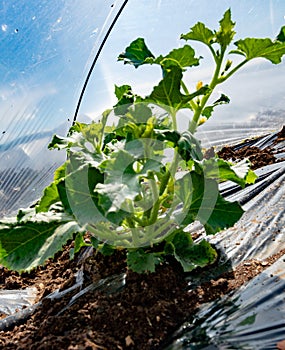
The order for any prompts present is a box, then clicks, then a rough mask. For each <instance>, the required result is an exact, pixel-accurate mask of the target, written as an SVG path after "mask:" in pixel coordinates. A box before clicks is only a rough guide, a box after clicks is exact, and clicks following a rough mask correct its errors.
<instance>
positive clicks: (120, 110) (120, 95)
mask: <svg viewBox="0 0 285 350" xmlns="http://www.w3.org/2000/svg"><path fill="white" fill-rule="evenodd" d="M115 95H116V97H117V99H118V102H117V103H116V104H115V106H114V110H115V114H116V115H120V114H125V113H126V112H127V111H128V108H129V106H130V104H132V103H133V102H134V101H135V95H134V94H133V92H132V88H131V87H130V85H122V86H117V85H115Z"/></svg>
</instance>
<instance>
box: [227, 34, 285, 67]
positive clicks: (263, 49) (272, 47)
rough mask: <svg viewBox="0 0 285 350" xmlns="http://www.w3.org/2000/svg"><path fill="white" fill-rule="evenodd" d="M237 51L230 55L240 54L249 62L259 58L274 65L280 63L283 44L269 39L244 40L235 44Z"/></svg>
mask: <svg viewBox="0 0 285 350" xmlns="http://www.w3.org/2000/svg"><path fill="white" fill-rule="evenodd" d="M235 45H236V46H237V50H234V51H231V52H230V53H237V54H241V55H243V56H245V57H246V59H247V60H248V61H249V60H251V59H253V58H257V57H261V58H265V59H267V60H269V61H271V62H272V63H274V64H278V63H280V62H281V59H282V57H283V55H284V54H285V42H281V41H274V42H273V41H272V40H271V39H268V38H265V39H256V38H246V39H243V40H238V41H237V42H235Z"/></svg>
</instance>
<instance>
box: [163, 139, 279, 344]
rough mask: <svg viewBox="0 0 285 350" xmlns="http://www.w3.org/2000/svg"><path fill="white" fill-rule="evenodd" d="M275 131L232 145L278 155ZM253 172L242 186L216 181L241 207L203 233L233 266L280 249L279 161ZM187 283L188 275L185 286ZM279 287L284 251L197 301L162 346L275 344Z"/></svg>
mask: <svg viewBox="0 0 285 350" xmlns="http://www.w3.org/2000/svg"><path fill="white" fill-rule="evenodd" d="M276 137H277V136H276V133H271V134H269V135H266V136H264V137H261V138H258V139H256V140H255V141H254V140H251V141H250V142H249V143H247V142H246V143H242V144H240V145H238V146H236V147H237V148H238V147H243V146H244V145H247V144H250V145H252V146H258V147H260V148H266V147H268V146H270V147H272V148H274V149H276V150H277V149H278V151H279V152H280V153H279V156H280V155H281V156H282V154H284V147H285V143H284V141H281V142H279V143H277V144H276V145H275V144H274V140H275V139H276ZM280 158H281V157H280ZM256 173H257V174H258V175H259V179H258V180H257V182H256V184H254V185H250V186H248V187H246V188H245V189H240V187H238V186H235V185H233V184H232V183H229V182H227V183H224V184H222V185H221V189H222V192H223V193H224V196H225V197H227V199H230V200H239V201H240V202H241V203H243V207H244V209H246V212H245V214H244V215H243V216H242V218H241V219H240V220H239V221H238V222H237V224H236V225H235V226H234V227H233V228H230V229H228V230H225V231H223V232H221V233H218V234H216V235H215V236H213V237H211V238H210V239H209V241H210V242H211V243H212V244H214V245H215V246H216V247H217V248H220V250H221V251H222V252H223V257H222V259H223V261H222V262H223V263H224V264H226V263H227V262H230V264H231V265H232V266H233V267H234V266H237V265H238V264H239V263H241V262H242V261H245V260H247V259H257V260H263V259H266V258H268V257H269V256H271V255H273V254H275V253H278V252H280V251H281V250H282V249H285V240H284V235H285V187H284V183H285V162H284V161H282V162H279V163H275V164H272V165H268V166H265V167H263V168H260V169H258V170H256ZM193 282H195V283H197V281H192V283H193ZM192 283H191V280H190V281H189V286H191V285H192ZM284 292H285V255H284V256H282V257H281V258H280V259H279V260H278V261H276V262H275V263H274V264H273V265H272V266H270V267H269V268H267V269H265V270H264V272H262V273H261V274H260V275H258V276H257V277H255V278H254V279H252V280H251V281H249V282H248V283H246V284H245V285H244V286H242V287H241V288H240V289H238V290H236V291H234V292H233V293H231V294H230V295H228V296H225V297H223V298H222V299H221V300H216V301H214V302H212V303H208V304H206V305H203V306H202V307H201V309H200V310H199V311H198V312H197V314H196V315H193V318H192V319H191V320H189V321H188V322H186V323H185V324H184V325H183V326H182V327H180V329H179V330H178V331H177V332H176V333H175V334H174V335H172V336H171V338H172V341H170V344H171V345H169V346H167V347H166V348H165V349H166V350H186V349H187V350H188V349H195V350H196V349H204V350H210V349H211V350H212V349H213V350H214V349H247V350H269V349H276V344H277V343H278V342H280V341H283V340H284V339H285V294H284Z"/></svg>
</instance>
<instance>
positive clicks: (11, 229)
mask: <svg viewBox="0 0 285 350" xmlns="http://www.w3.org/2000/svg"><path fill="white" fill-rule="evenodd" d="M79 230H81V228H80V227H79V226H78V224H77V222H75V221H73V218H72V217H70V216H67V215H65V214H59V213H51V212H48V213H40V214H34V215H33V216H31V217H29V218H28V219H27V220H26V221H23V220H22V221H20V222H14V223H11V224H9V225H6V226H2V225H0V263H1V264H2V265H3V266H5V267H7V268H8V269H11V270H15V271H18V272H22V271H30V270H32V269H33V268H35V267H37V266H39V265H43V264H44V263H45V261H46V260H47V259H49V258H52V257H54V255H55V253H56V252H58V251H59V250H61V249H62V247H63V245H64V244H65V243H66V242H67V241H68V240H69V239H72V238H73V234H74V233H76V232H78V231H79Z"/></svg>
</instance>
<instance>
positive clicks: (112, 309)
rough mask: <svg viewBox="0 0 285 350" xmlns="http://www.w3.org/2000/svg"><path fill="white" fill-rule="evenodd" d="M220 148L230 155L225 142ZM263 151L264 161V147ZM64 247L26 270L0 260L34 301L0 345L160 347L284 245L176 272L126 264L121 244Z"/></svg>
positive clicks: (168, 266)
mask: <svg viewBox="0 0 285 350" xmlns="http://www.w3.org/2000/svg"><path fill="white" fill-rule="evenodd" d="M281 136H282V135H281ZM283 137H284V135H283ZM250 148H252V147H249V148H248V149H250ZM228 150H229V152H228V155H229V157H230V158H233V154H232V150H231V149H230V148H228ZM255 151H257V150H255ZM259 151H260V150H259ZM269 153H270V152H269ZM235 155H237V154H235ZM235 155H234V156H235ZM240 156H241V157H244V156H245V155H240V154H238V155H237V159H239V158H238V157H240ZM255 158H257V157H253V159H252V162H253V163H254V160H255ZM260 159H262V161H263V160H264V159H265V157H264V156H262V157H261V158H260ZM268 159H269V162H271V161H272V157H271V153H270V154H269V155H268ZM262 165H264V164H263V162H262V163H259V165H258V163H256V166H258V167H259V166H262ZM71 246H72V243H71ZM69 248H70V246H67V247H66V249H65V250H64V251H63V252H60V253H58V254H57V255H56V256H55V258H54V259H52V260H50V261H48V263H47V264H46V265H45V266H44V267H39V268H38V269H36V270H35V271H32V272H31V273H23V274H22V275H19V274H17V273H15V272H11V271H8V270H7V269H6V268H3V267H2V268H0V283H1V288H2V289H23V288H26V287H28V286H35V287H36V288H37V290H38V300H39V301H40V303H41V304H40V305H39V307H38V308H37V309H36V310H35V311H34V313H33V314H32V315H30V316H29V317H27V319H25V320H22V321H20V322H19V321H18V322H17V323H16V324H14V325H13V324H12V325H11V326H10V327H9V328H6V329H4V330H2V331H0V349H7V350H9V349H17V350H20V349H30V350H34V349H35V350H43V349H45V350H52V349H56V350H80V349H90V350H91V349H92V350H93V349H106V350H113V349H114V350H115V349H116V350H117V349H118V350H122V349H130V350H135V349H138V350H147V349H148V350H152V349H163V348H164V347H165V346H166V344H167V341H168V339H169V336H170V335H171V334H172V333H173V331H174V330H175V329H177V327H178V326H179V325H181V324H182V323H183V322H184V321H185V320H186V319H187V318H189V316H191V315H193V314H194V313H195V310H197V308H198V307H199V306H200V305H202V304H203V303H206V302H208V301H211V300H215V299H217V298H219V297H221V296H223V295H225V294H227V293H229V292H230V291H232V290H234V289H236V288H239V287H240V286H242V285H243V284H244V283H246V282H247V281H248V280H250V279H252V278H253V277H254V276H256V275H258V274H260V273H261V272H262V271H263V270H264V269H266V268H267V267H268V266H270V265H271V264H272V263H273V262H275V261H276V260H277V259H278V258H279V257H280V256H282V255H283V254H284V253H285V251H280V252H279V253H278V254H276V255H274V256H272V257H270V258H268V259H266V260H263V261H257V260H250V261H244V262H243V263H241V264H240V265H239V266H237V267H235V268H234V269H233V268H232V267H231V266H227V267H225V266H224V267H223V269H220V268H218V267H219V262H217V263H216V264H215V265H213V266H212V267H210V268H208V269H206V270H201V269H200V270H197V271H195V272H192V273H191V274H185V273H183V271H182V269H181V267H180V266H179V265H178V264H177V263H176V262H175V261H173V260H171V259H169V260H168V261H167V262H166V263H164V264H163V265H161V266H159V267H158V268H157V271H156V272H155V273H150V274H147V275H139V274H136V273H134V272H131V271H128V270H127V268H126V264H125V252H124V251H117V252H116V253H115V254H113V255H112V256H102V255H101V254H92V251H91V250H90V249H88V248H87V249H86V250H85V252H84V251H83V252H81V253H79V254H78V255H77V256H76V257H75V259H74V260H72V261H70V259H69ZM78 273H83V275H84V282H83V284H82V285H81V286H80V287H78V288H77V289H76V290H73V291H72V292H70V293H68V294H66V295H65V296H64V297H62V298H58V299H53V300H51V299H50V298H48V297H47V296H48V295H49V294H50V293H51V292H53V291H55V290H56V289H60V290H66V289H67V288H69V287H71V286H73V285H74V284H75V281H76V276H77V274H78ZM112 276H113V277H112ZM114 276H119V277H118V278H117V280H118V282H114V281H113V282H112V279H114ZM191 276H192V278H195V277H197V276H199V279H200V281H201V283H200V284H199V285H197V286H191V287H190V286H189V285H188V280H189V278H191ZM108 277H109V278H110V280H108V281H109V284H108V283H107V282H106V283H105V284H104V286H105V288H103V289H95V290H91V291H89V292H87V293H85V294H83V295H82V296H81V297H80V298H78V299H77V300H76V302H74V303H73V305H71V306H70V307H67V308H65V307H66V306H67V304H68V303H69V301H70V300H71V298H72V296H73V295H74V294H75V293H77V292H79V290H83V289H84V288H85V287H87V286H90V285H92V283H93V282H98V281H100V280H101V279H103V278H108ZM123 280H124V281H125V282H124V283H122V281H123ZM120 281H121V282H120ZM64 308H65V309H64ZM3 317H4V315H3ZM281 346H282V342H280V343H278V348H279V349H284V347H281ZM283 346H284V342H283Z"/></svg>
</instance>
